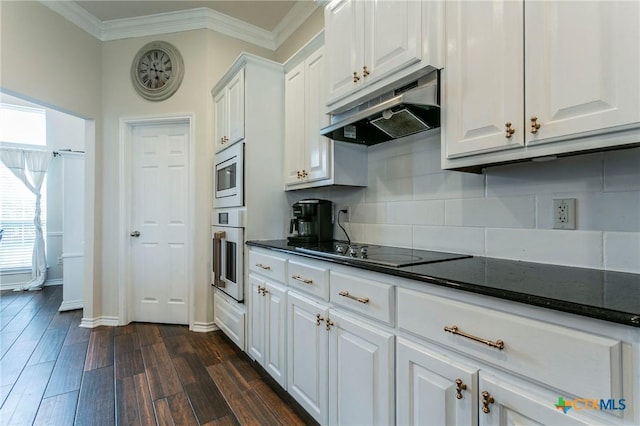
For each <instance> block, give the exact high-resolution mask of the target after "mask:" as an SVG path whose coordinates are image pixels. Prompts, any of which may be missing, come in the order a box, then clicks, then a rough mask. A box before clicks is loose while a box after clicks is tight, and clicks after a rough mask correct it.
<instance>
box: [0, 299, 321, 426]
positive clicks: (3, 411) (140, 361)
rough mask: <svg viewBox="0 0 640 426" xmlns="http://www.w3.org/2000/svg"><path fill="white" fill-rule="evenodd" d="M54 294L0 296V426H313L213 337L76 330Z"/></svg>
mask: <svg viewBox="0 0 640 426" xmlns="http://www.w3.org/2000/svg"><path fill="white" fill-rule="evenodd" d="M61 301H62V287H61V286H51V287H45V288H44V290H42V291H37V292H12V291H3V292H1V293H0V328H1V330H0V404H1V405H0V425H20V426H21V425H31V424H36V425H56V426H57V425H73V424H76V425H114V424H120V425H154V424H158V425H210V426H213V425H238V424H242V425H245V424H246V425H277V424H283V425H296V424H298V425H301V424H315V421H314V420H313V419H312V418H311V417H310V416H309V415H308V414H307V413H306V412H305V411H304V410H303V409H302V408H300V406H299V405H298V404H297V403H296V402H295V401H293V400H292V399H291V397H290V396H289V395H288V394H286V393H285V392H284V391H283V390H282V389H281V388H279V387H278V385H277V384H275V382H273V381H272V380H271V378H270V377H268V376H267V374H266V373H265V372H264V370H262V369H261V368H259V367H256V363H254V362H252V361H251V360H250V359H249V358H248V357H247V356H246V354H244V353H243V352H242V351H240V350H239V349H237V347H235V346H234V345H233V344H232V343H231V342H230V341H229V340H228V339H227V338H226V336H224V335H223V334H222V333H221V332H219V331H218V332H211V333H193V332H190V331H189V330H188V328H187V327H185V326H177V325H163V324H146V323H144V324H143V323H135V324H129V325H127V326H125V327H99V328H95V329H93V330H90V329H85V328H80V327H79V326H78V325H79V324H80V319H81V317H82V311H81V310H78V311H70V312H58V307H59V306H60V303H61Z"/></svg>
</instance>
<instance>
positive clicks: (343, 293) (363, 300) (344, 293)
mask: <svg viewBox="0 0 640 426" xmlns="http://www.w3.org/2000/svg"><path fill="white" fill-rule="evenodd" d="M338 294H339V295H340V296H344V297H348V298H349V299H353V300H355V301H357V302H360V303H369V298H368V297H357V296H354V295H352V294H349V292H348V291H341V292H339V293H338Z"/></svg>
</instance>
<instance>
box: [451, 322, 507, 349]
mask: <svg viewBox="0 0 640 426" xmlns="http://www.w3.org/2000/svg"><path fill="white" fill-rule="evenodd" d="M444 331H447V332H449V333H453V334H457V335H460V336H462V337H466V338H467V339H471V340H475V341H476V342H480V343H484V344H485V345H487V346H491V347H492V348H498V349H500V350H502V349H504V342H503V341H502V340H499V339H498V340H496V341H495V342H494V341H491V340H489V339H483V338H482V337H476V336H473V335H471V334H468V333H465V332H464V331H460V329H459V328H458V326H457V325H452V326H451V327H446V326H445V327H444Z"/></svg>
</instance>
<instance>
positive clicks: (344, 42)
mask: <svg viewBox="0 0 640 426" xmlns="http://www.w3.org/2000/svg"><path fill="white" fill-rule="evenodd" d="M364 6H365V2H363V1H358V0H334V1H332V2H331V3H330V4H329V5H327V7H326V8H325V11H324V28H325V30H324V34H325V51H326V54H327V64H328V65H329V66H328V67H327V69H328V84H329V96H328V98H327V103H328V104H331V103H334V102H335V101H337V100H338V99H340V98H342V97H344V96H346V95H348V94H350V93H352V92H353V91H355V90H357V89H359V88H360V87H361V86H362V83H363V78H362V67H363V65H364V56H363V52H364ZM354 72H356V73H357V74H358V76H359V78H360V79H359V80H358V81H357V82H354V74H353V73H354Z"/></svg>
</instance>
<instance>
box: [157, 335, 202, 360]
mask: <svg viewBox="0 0 640 426" xmlns="http://www.w3.org/2000/svg"><path fill="white" fill-rule="evenodd" d="M162 341H163V342H164V345H165V346H166V347H167V352H169V355H171V356H172V357H175V356H177V355H180V354H185V353H195V350H194V349H193V346H191V343H190V342H189V338H188V337H187V336H186V335H180V336H169V337H164V338H163V339H162Z"/></svg>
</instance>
